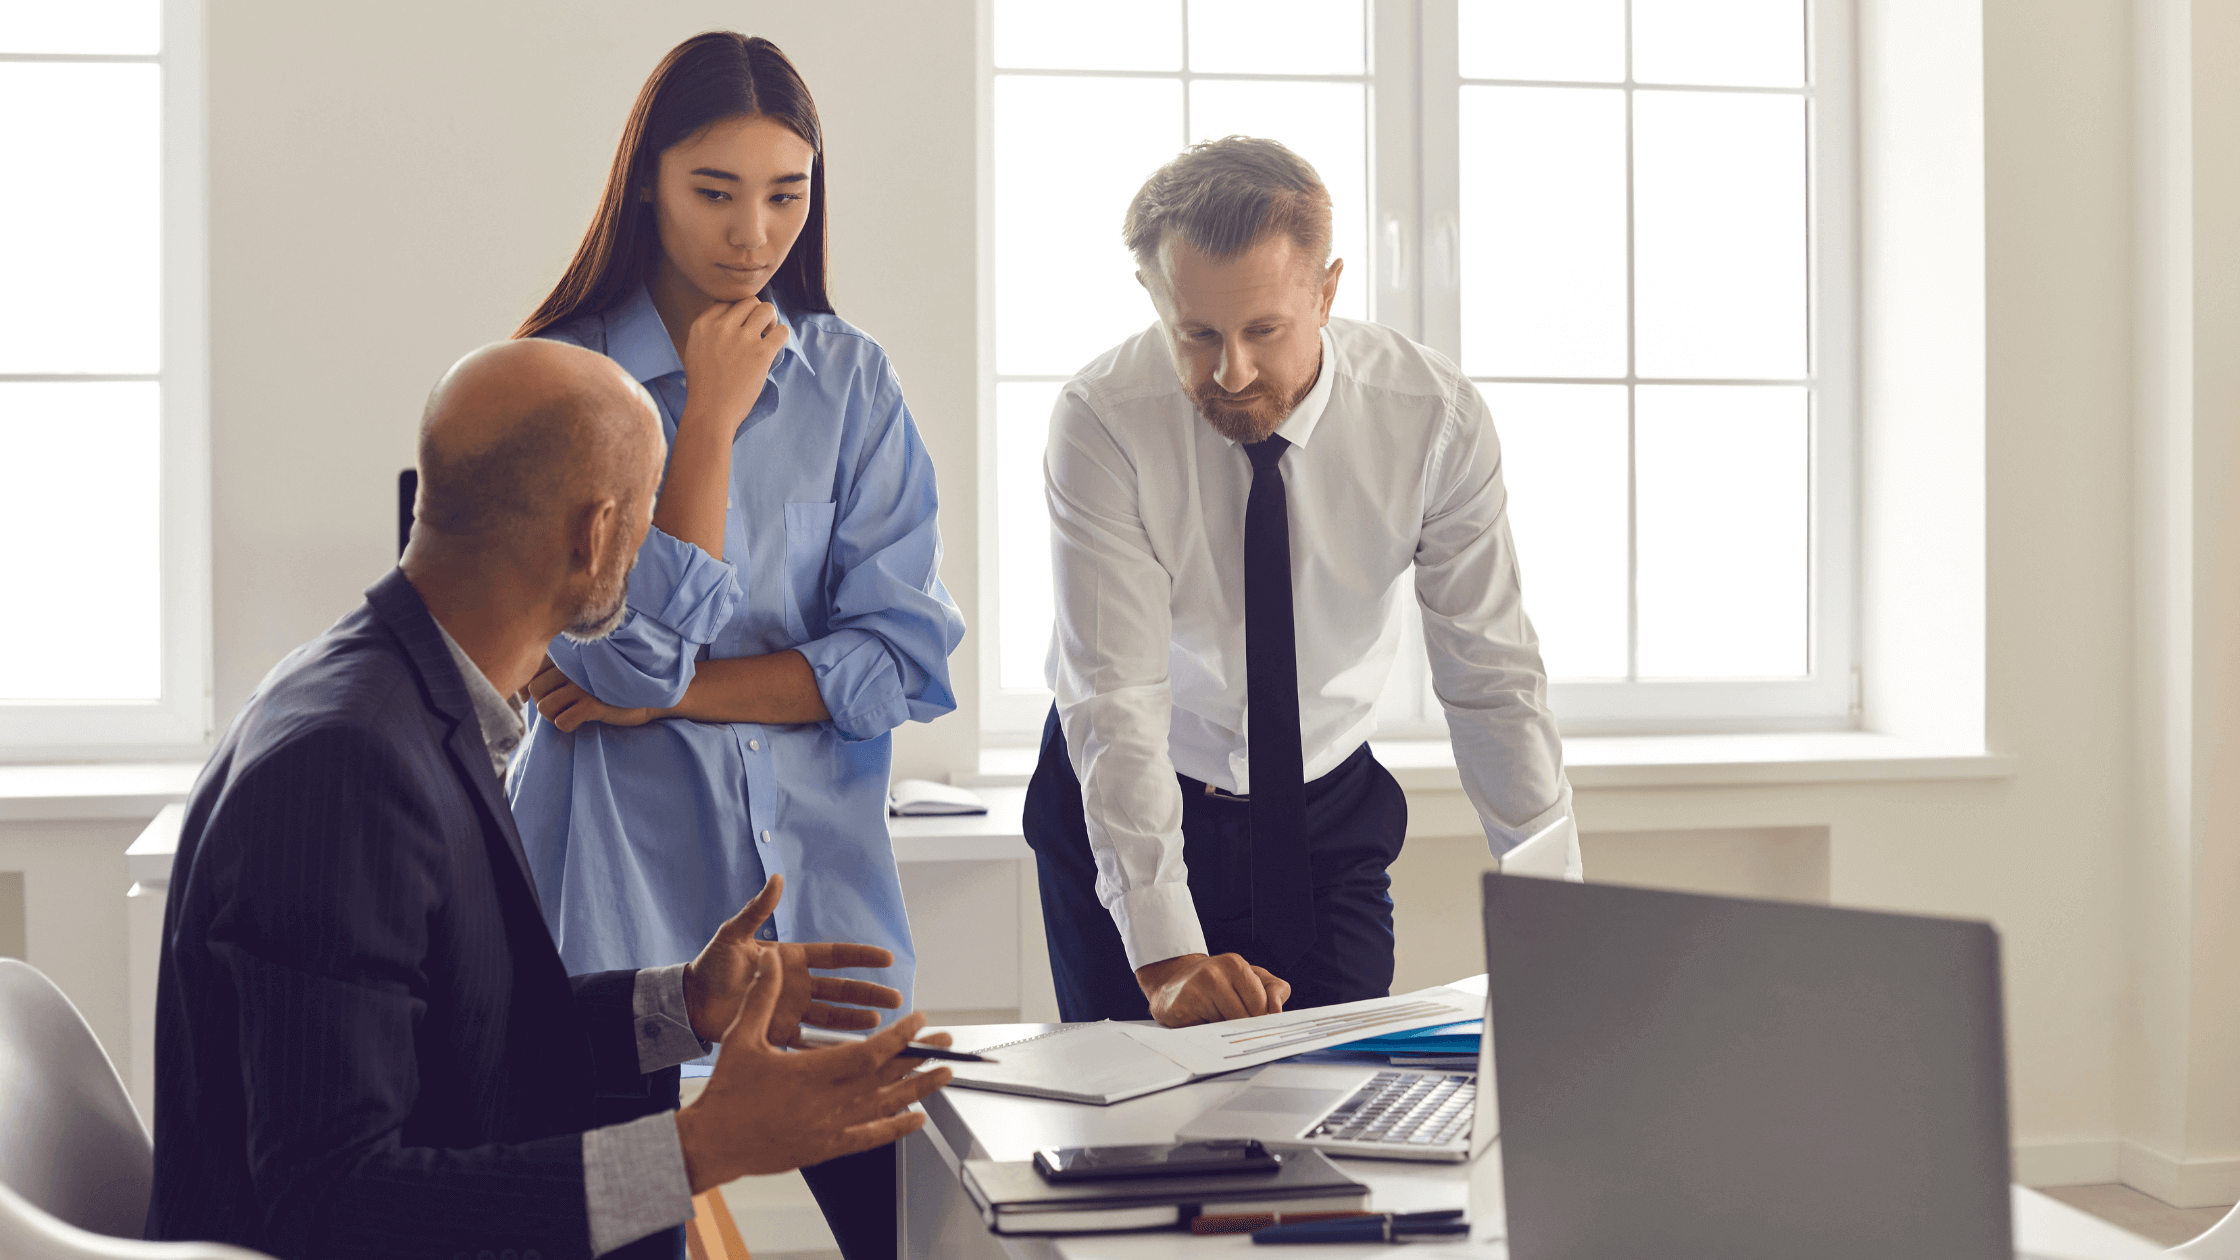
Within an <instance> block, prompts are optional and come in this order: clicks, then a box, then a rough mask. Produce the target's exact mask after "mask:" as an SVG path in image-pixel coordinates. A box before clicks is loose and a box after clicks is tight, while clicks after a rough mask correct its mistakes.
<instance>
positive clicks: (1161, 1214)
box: [964, 1151, 1369, 1234]
mask: <svg viewBox="0 0 2240 1260" xmlns="http://www.w3.org/2000/svg"><path fill="white" fill-rule="evenodd" d="M1270 1153H1271V1154H1273V1155H1274V1156H1275V1157H1276V1160H1277V1167H1276V1170H1275V1171H1274V1172H1265V1173H1216V1174H1211V1175H1206V1176H1195V1177H1129V1178H1123V1179H1119V1180H1114V1181H1075V1182H1067V1183H1064V1184H1061V1185H1052V1184H1051V1183H1050V1182H1047V1181H1045V1180H1043V1179H1042V1174H1041V1173H1039V1172H1037V1171H1035V1166H1034V1162H1033V1161H1032V1160H1014V1161H1009V1162H1005V1163H998V1162H996V1161H995V1160H990V1159H968V1160H966V1161H965V1162H964V1188H965V1191H966V1192H967V1193H969V1194H970V1195H971V1196H972V1201H973V1202H974V1203H975V1204H978V1205H979V1208H980V1219H981V1220H983V1221H986V1222H987V1224H988V1228H989V1229H990V1230H992V1231H994V1232H996V1233H998V1234H1084V1233H1097V1232H1103V1231H1106V1230H1123V1229H1172V1228H1173V1227H1175V1226H1177V1225H1187V1224H1188V1223H1189V1222H1190V1218H1191V1217H1194V1216H1198V1215H1201V1214H1203V1215H1233V1214H1237V1213H1243V1212H1348V1211H1356V1210H1359V1209H1360V1208H1362V1207H1363V1206H1365V1205H1366V1204H1367V1203H1368V1201H1369V1188H1368V1187H1367V1186H1364V1185H1362V1184H1361V1183H1360V1182H1358V1181H1355V1180H1354V1179H1353V1178H1351V1177H1348V1176H1346V1175H1345V1174H1344V1173H1342V1172H1339V1171H1338V1168H1337V1165H1335V1164H1332V1163H1331V1162H1330V1161H1329V1160H1327V1159H1324V1158H1323V1156H1322V1152H1320V1151H1273V1152H1270Z"/></svg>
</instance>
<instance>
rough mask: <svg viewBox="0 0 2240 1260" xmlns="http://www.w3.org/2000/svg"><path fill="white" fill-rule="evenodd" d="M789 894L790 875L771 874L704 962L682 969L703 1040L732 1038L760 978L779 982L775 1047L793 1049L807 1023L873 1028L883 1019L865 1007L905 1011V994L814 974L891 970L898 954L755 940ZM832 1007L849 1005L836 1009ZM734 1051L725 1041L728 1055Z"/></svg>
mask: <svg viewBox="0 0 2240 1260" xmlns="http://www.w3.org/2000/svg"><path fill="white" fill-rule="evenodd" d="M785 889H786V881H785V876H783V875H772V876H771V877H770V879H769V882H767V883H765V884H763V886H762V891H761V892H759V893H756V894H755V898H754V900H753V901H750V902H748V903H747V904H746V907H745V908H744V909H742V910H740V911H739V913H737V914H735V915H732V916H731V919H730V921H729V922H727V923H725V924H724V925H723V926H722V927H720V928H717V929H716V934H715V936H714V937H712V938H710V939H709V941H708V943H707V945H706V946H705V947H703V948H702V949H701V951H700V956H699V957H698V958H695V959H693V960H692V961H691V962H689V963H687V964H685V969H684V1000H685V1008H686V1010H688V1011H689V1012H690V1013H691V1016H692V1031H693V1032H694V1033H695V1034H697V1035H698V1036H699V1037H700V1039H701V1040H702V1041H725V1040H726V1039H727V1038H728V1036H729V1035H730V1034H729V1033H728V1031H727V1029H728V1028H729V1027H730V1025H731V1020H732V1018H733V1017H734V1016H736V1015H737V1014H738V1013H739V1009H740V1003H741V1002H743V1001H744V1000H745V999H746V996H747V993H748V989H749V986H750V985H751V984H752V983H754V982H755V979H756V977H757V975H766V976H775V977H776V979H777V981H778V984H779V988H778V992H777V996H775V997H774V998H773V999H772V1000H771V1013H770V1016H769V1018H768V1020H767V1025H768V1027H767V1029H766V1035H767V1037H768V1039H769V1042H770V1044H771V1045H773V1046H790V1045H792V1044H794V1042H795V1040H796V1039H797V1038H798V1036H799V1035H800V1032H801V1025H803V1024H814V1025H816V1026H817V1027H819V1028H836V1029H842V1030H855V1029H863V1028H871V1027H874V1026H876V1025H877V1024H878V1022H879V1017H878V1016H877V1015H875V1014H873V1013H872V1012H870V1011H867V1010H863V1009H861V1008H863V1007H866V1006H877V1007H882V1008H885V1009H887V1010H893V1009H895V1008H897V1007H899V1006H901V1005H902V995H901V994H900V993H897V992H896V991H895V990H893V989H890V988H888V987H887V986H885V985H883V984H873V983H871V982H870V981H869V980H845V979H841V978H840V977H838V976H812V975H810V974H809V971H810V969H811V968H817V969H820V970H830V969H833V968H836V967H891V966H893V965H894V955H893V954H890V953H888V952H887V951H886V950H883V949H881V948H879V947H878V946H876V945H848V944H839V943H835V942H830V941H824V942H817V943H813V944H797V943H794V942H790V941H764V940H757V939H755V932H756V930H757V929H759V928H760V927H761V926H762V924H763V921H764V920H766V919H768V918H769V917H770V916H771V914H772V913H773V912H775V911H776V910H777V908H778V898H780V897H781V896H783V895H784V894H785ZM834 1002H841V1003H846V1005H844V1006H834V1005H832V1003H834ZM729 1049H730V1047H729V1044H728V1042H727V1041H726V1052H727V1053H728V1051H729Z"/></svg>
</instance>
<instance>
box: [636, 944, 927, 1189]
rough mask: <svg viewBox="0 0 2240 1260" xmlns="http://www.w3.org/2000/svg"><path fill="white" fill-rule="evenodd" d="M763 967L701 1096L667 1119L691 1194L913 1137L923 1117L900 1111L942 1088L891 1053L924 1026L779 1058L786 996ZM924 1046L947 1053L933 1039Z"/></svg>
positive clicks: (900, 1026)
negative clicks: (776, 1027)
mask: <svg viewBox="0 0 2240 1260" xmlns="http://www.w3.org/2000/svg"><path fill="white" fill-rule="evenodd" d="M780 971H781V969H780V968H779V967H776V966H773V965H765V966H764V967H763V968H762V970H761V971H760V972H758V973H757V974H756V975H755V977H754V979H753V981H752V983H750V984H749V985H748V986H747V991H746V1000H745V1001H744V1002H742V1003H741V1004H740V1005H739V1007H738V1019H737V1020H736V1021H734V1022H733V1023H732V1025H731V1026H730V1027H729V1028H727V1029H725V1030H724V1037H723V1042H724V1049H723V1053H722V1054H721V1055H719V1056H718V1057H717V1058H716V1066H715V1071H714V1072H713V1073H712V1074H710V1075H709V1077H708V1086H707V1088H706V1089H705V1090H704V1091H703V1092H702V1093H701V1095H700V1097H698V1098H697V1099H694V1100H693V1102H692V1105H691V1106H688V1107H686V1108H684V1109H683V1110H681V1111H679V1112H677V1138H678V1141H679V1143H680V1144H681V1145H682V1146H683V1148H684V1166H685V1176H686V1179H687V1180H688V1181H690V1182H691V1184H692V1192H693V1193H694V1194H699V1193H700V1192H702V1191H704V1190H706V1189H708V1188H710V1187H711V1186H720V1185H722V1184H723V1183H725V1182H727V1181H731V1180H733V1179H735V1178H738V1177H745V1176H751V1175H755V1174H766V1173H780V1172H785V1171H787V1170H789V1169H794V1168H799V1167H801V1166H802V1165H804V1164H821V1163H823V1162H824V1161H825V1160H828V1159H835V1158H838V1157H839V1156H842V1155H852V1154H854V1153H855V1152H857V1151H867V1150H870V1149H871V1148H872V1147H875V1146H884V1145H886V1144H887V1143H889V1142H892V1141H894V1140H896V1139H897V1138H900V1137H902V1136H904V1135H905V1134H908V1133H911V1132H914V1131H916V1130H917V1129H918V1127H919V1126H920V1125H923V1124H924V1123H925V1117H924V1116H923V1115H921V1114H917V1113H914V1112H911V1111H910V1110H909V1107H910V1104H912V1103H914V1102H917V1101H918V1100H919V1099H921V1098H924V1097H925V1096H926V1095H928V1094H930V1093H932V1092H933V1091H935V1090H937V1089H939V1088H941V1087H942V1086H943V1085H946V1084H948V1083H949V1070H948V1069H947V1068H934V1069H933V1070H931V1071H927V1072H913V1069H915V1068H916V1067H917V1066H918V1065H919V1062H920V1061H919V1060H916V1059H898V1058H896V1057H895V1052H896V1051H898V1050H900V1049H902V1046H903V1043H904V1042H906V1041H908V1040H909V1039H910V1037H911V1035H912V1034H914V1033H916V1032H917V1031H918V1030H919V1029H920V1028H922V1027H924V1026H925V1016H923V1015H909V1016H905V1017H904V1018H903V1019H901V1020H899V1021H897V1022H896V1023H895V1025H894V1026H893V1027H891V1028H888V1029H887V1030H886V1031H884V1032H881V1033H878V1034H876V1035H875V1036H871V1037H867V1038H865V1039H864V1040H863V1041H861V1042H859V1043H857V1044H855V1045H852V1046H833V1047H830V1048H828V1049H822V1050H780V1049H778V1048H776V1047H775V1046H772V1045H771V1044H770V1040H769V1037H768V1030H769V1024H770V1021H771V1019H772V1017H773V1016H774V1015H775V1013H776V1011H777V1007H778V998H779V994H780V993H781V992H782V991H783V990H784V989H785V988H786V987H787V986H786V985H785V983H784V980H783V977H782V976H781V975H780ZM926 1040H927V1041H929V1042H931V1043H934V1044H939V1045H947V1044H948V1041H949V1039H948V1037H947V1036H946V1035H943V1034H935V1035H934V1036H932V1037H929V1038H927V1039H926Z"/></svg>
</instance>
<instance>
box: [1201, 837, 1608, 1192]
mask: <svg viewBox="0 0 2240 1260" xmlns="http://www.w3.org/2000/svg"><path fill="white" fill-rule="evenodd" d="M1572 836H1573V831H1572V826H1571V819H1570V818H1569V817H1568V816H1566V817H1562V818H1558V819H1556V820H1555V821H1554V822H1552V823H1549V824H1548V825H1547V826H1545V827H1543V828H1541V829H1540V830H1539V831H1537V832H1535V833H1533V834H1532V835H1531V836H1529V837H1527V838H1526V839H1525V840H1524V842H1523V843H1521V844H1518V845H1517V846H1515V847H1514V848H1511V849H1510V850H1509V851H1508V852H1507V853H1505V854H1503V855H1502V856H1501V859H1500V869H1501V870H1503V871H1506V872H1508V873H1509V874H1511V875H1512V876H1532V877H1535V878H1541V879H1562V878H1563V877H1564V876H1565V875H1566V873H1567V872H1568V871H1569V869H1570V861H1571V850H1572V844H1573V840H1572ZM1487 1026H1488V1027H1491V1025H1487ZM1486 1044H1487V1039H1486V1038H1485V1037H1482V1036H1481V1037H1479V1038H1478V1070H1477V1071H1474V1072H1472V1071H1460V1072H1454V1071H1426V1070H1421V1069H1413V1068H1392V1069H1388V1070H1384V1071H1377V1070H1373V1069H1368V1068H1364V1067H1363V1066H1361V1065H1359V1064H1350V1063H1344V1064H1319V1063H1317V1064H1307V1063H1279V1064H1276V1065H1274V1066H1272V1067H1266V1068H1262V1069H1261V1070H1260V1072H1259V1074H1258V1075H1256V1076H1254V1077H1253V1078H1252V1079H1251V1080H1249V1081H1247V1082H1245V1084H1244V1086H1243V1087H1242V1088H1241V1089H1239V1090H1238V1091H1237V1092H1236V1093H1235V1094H1232V1095H1231V1096H1230V1097H1229V1098H1228V1099H1226V1100H1225V1101H1223V1102H1221V1103H1220V1104H1218V1105H1216V1106H1214V1107H1213V1108H1212V1109H1210V1110H1208V1111H1206V1112H1205V1113H1204V1114H1202V1115H1200V1116H1198V1117H1197V1118H1196V1119H1194V1120H1192V1121H1190V1122H1189V1123H1188V1124H1185V1125H1183V1126H1182V1128H1181V1130H1180V1131H1179V1132H1178V1133H1176V1135H1175V1138H1176V1140H1177V1141H1182V1142H1195V1141H1202V1140H1206V1139H1220V1138H1257V1139H1259V1140H1260V1141H1261V1142H1262V1143H1264V1144H1266V1145H1269V1146H1280V1147H1302V1146H1303V1147H1309V1148H1312V1149H1314V1150H1318V1151H1322V1152H1324V1153H1325V1154H1330V1155H1351V1156H1358V1157H1365V1158H1369V1159H1413V1160H1430V1161H1436V1162H1440V1163H1461V1162H1463V1161H1464V1160H1468V1159H1474V1158H1476V1157H1477V1156H1478V1155H1479V1154H1480V1153H1482V1152H1484V1150H1485V1149H1486V1147H1488V1146H1489V1145H1491V1144H1492V1141H1493V1136H1494V1132H1495V1127H1496V1126H1495V1124H1494V1122H1493V1119H1492V1116H1491V1109H1490V1107H1489V1106H1487V1105H1485V1104H1483V1103H1481V1101H1480V1098H1481V1095H1480V1093H1479V1090H1478V1081H1479V1079H1480V1078H1481V1077H1483V1076H1484V1074H1485V1069H1486V1063H1487V1059H1486V1056H1487V1049H1486Z"/></svg>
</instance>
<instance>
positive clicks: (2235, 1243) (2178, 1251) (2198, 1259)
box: [2170, 1207, 2240, 1260]
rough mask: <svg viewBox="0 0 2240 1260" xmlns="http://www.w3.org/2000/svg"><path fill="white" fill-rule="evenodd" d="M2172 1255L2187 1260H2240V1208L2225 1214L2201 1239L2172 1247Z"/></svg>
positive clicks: (2201, 1235)
mask: <svg viewBox="0 0 2240 1260" xmlns="http://www.w3.org/2000/svg"><path fill="white" fill-rule="evenodd" d="M2170 1254H2171V1255H2173V1256H2183V1257H2185V1260H2240V1207H2236V1208H2234V1209H2232V1210H2231V1211H2229V1212H2227V1213H2225V1214H2224V1219H2222V1220H2220V1221H2218V1222H2217V1223H2216V1224H2214V1225H2211V1226H2210V1227H2209V1228H2208V1229H2206V1230H2204V1231H2202V1233H2201V1234H2200V1236H2199V1237H2196V1238H2193V1239H2191V1240H2189V1241H2187V1242H2182V1243H2179V1244H2178V1245H2177V1246H2175V1247H2172V1248H2171V1249H2170Z"/></svg>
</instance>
